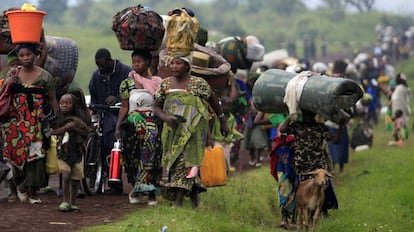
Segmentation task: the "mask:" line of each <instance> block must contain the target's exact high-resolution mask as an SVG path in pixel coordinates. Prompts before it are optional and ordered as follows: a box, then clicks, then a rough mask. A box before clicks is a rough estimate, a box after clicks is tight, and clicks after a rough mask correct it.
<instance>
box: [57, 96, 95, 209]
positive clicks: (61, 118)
mask: <svg viewBox="0 0 414 232" xmlns="http://www.w3.org/2000/svg"><path fill="white" fill-rule="evenodd" d="M83 99H84V98H83V93H82V90H80V89H76V90H73V91H72V92H70V93H67V94H64V95H63V96H62V97H61V98H60V101H59V111H58V119H57V127H56V128H55V129H53V131H52V134H54V135H57V136H58V164H59V169H60V173H61V174H62V179H63V202H62V203H61V204H60V205H59V210H60V211H62V212H79V211H80V209H79V207H77V206H76V204H75V201H76V196H77V194H78V191H79V189H80V180H82V178H83V156H84V153H85V145H84V144H85V140H86V136H87V134H88V129H89V127H88V126H87V125H88V124H87V122H88V117H87V115H86V112H87V110H86V104H84V101H83Z"/></svg>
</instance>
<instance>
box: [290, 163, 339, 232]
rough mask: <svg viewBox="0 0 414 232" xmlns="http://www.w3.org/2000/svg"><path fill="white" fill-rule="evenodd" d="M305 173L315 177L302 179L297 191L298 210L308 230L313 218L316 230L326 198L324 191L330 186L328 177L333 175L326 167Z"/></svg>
mask: <svg viewBox="0 0 414 232" xmlns="http://www.w3.org/2000/svg"><path fill="white" fill-rule="evenodd" d="M304 175H312V176H313V178H310V179H307V180H303V181H300V183H299V187H298V189H297V192H296V207H297V208H296V212H297V214H298V215H300V219H299V220H300V221H301V222H302V226H305V228H306V230H308V224H309V222H310V219H312V231H315V229H316V224H317V222H318V219H319V215H320V213H321V209H322V205H323V202H324V200H325V192H324V191H325V189H326V187H327V186H328V178H329V177H332V175H331V174H330V173H329V172H328V171H327V170H325V169H317V170H314V171H312V172H309V173H306V174H304Z"/></svg>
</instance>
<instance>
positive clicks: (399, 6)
mask: <svg viewBox="0 0 414 232" xmlns="http://www.w3.org/2000/svg"><path fill="white" fill-rule="evenodd" d="M304 2H305V4H306V5H307V6H308V7H309V8H316V7H318V6H319V5H321V3H322V1H321V0H305V1H304ZM375 9H378V10H380V11H385V12H392V13H401V14H403V15H411V16H412V15H413V14H414V1H413V0H376V3H375Z"/></svg>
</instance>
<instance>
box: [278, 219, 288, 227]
mask: <svg viewBox="0 0 414 232" xmlns="http://www.w3.org/2000/svg"><path fill="white" fill-rule="evenodd" d="M278 227H279V228H283V229H288V224H287V222H285V221H282V222H281V223H280V224H279V226H278Z"/></svg>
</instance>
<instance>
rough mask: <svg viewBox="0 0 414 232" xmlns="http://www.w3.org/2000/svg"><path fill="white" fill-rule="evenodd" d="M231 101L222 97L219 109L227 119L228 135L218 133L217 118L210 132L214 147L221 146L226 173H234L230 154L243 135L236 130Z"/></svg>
mask: <svg viewBox="0 0 414 232" xmlns="http://www.w3.org/2000/svg"><path fill="white" fill-rule="evenodd" d="M232 104H233V101H232V99H231V98H230V97H227V96H226V97H223V98H222V99H221V108H222V109H223V113H224V115H225V116H226V117H227V126H228V127H229V129H230V133H229V134H228V135H227V136H226V137H224V136H223V135H222V134H221V132H220V122H219V120H218V118H216V120H215V124H214V127H213V130H212V139H213V142H214V145H221V146H223V150H224V157H225V159H226V165H227V172H228V171H235V168H234V167H232V166H231V164H230V152H231V148H232V147H233V145H234V143H235V142H237V141H238V140H240V139H242V138H243V135H242V134H241V133H240V132H239V131H237V130H236V119H235V117H234V115H233V114H232V113H231V112H230V110H231V107H232Z"/></svg>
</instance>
